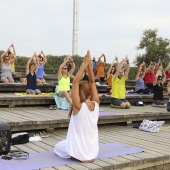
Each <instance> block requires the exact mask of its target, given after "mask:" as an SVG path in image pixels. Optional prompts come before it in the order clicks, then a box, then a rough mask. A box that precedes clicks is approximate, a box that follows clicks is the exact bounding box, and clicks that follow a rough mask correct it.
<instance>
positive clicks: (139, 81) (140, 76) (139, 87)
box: [135, 61, 149, 94]
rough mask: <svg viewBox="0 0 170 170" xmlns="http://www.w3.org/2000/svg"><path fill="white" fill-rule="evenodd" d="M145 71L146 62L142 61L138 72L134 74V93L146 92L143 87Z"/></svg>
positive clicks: (147, 91)
mask: <svg viewBox="0 0 170 170" xmlns="http://www.w3.org/2000/svg"><path fill="white" fill-rule="evenodd" d="M145 72H146V64H145V62H144V61H143V62H142V63H141V64H140V65H139V68H138V72H137V74H136V78H135V79H136V85H135V92H136V93H142V94H148V93H149V90H148V89H146V88H145V81H144V77H145Z"/></svg>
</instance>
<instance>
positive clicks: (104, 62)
mask: <svg viewBox="0 0 170 170" xmlns="http://www.w3.org/2000/svg"><path fill="white" fill-rule="evenodd" d="M102 56H103V58H104V65H105V64H106V56H105V55H104V54H102Z"/></svg>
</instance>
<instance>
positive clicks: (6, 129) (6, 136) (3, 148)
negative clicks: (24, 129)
mask: <svg viewBox="0 0 170 170" xmlns="http://www.w3.org/2000/svg"><path fill="white" fill-rule="evenodd" d="M10 148H11V127H10V125H9V124H7V123H0V155H5V154H7V153H8V152H10Z"/></svg>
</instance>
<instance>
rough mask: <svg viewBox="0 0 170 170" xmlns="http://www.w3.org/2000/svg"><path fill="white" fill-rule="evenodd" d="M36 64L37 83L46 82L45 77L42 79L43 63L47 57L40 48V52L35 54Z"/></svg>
mask: <svg viewBox="0 0 170 170" xmlns="http://www.w3.org/2000/svg"><path fill="white" fill-rule="evenodd" d="M36 62H37V66H38V71H37V73H36V76H37V80H36V81H37V83H42V84H44V83H46V81H45V79H44V65H45V63H46V62H47V58H46V56H45V55H44V52H43V51H42V50H41V52H40V53H39V54H38V55H37V59H36Z"/></svg>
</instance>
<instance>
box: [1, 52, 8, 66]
mask: <svg viewBox="0 0 170 170" xmlns="http://www.w3.org/2000/svg"><path fill="white" fill-rule="evenodd" d="M6 55H8V51H5V52H4V53H2V54H1V65H3V64H4V56H6Z"/></svg>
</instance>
